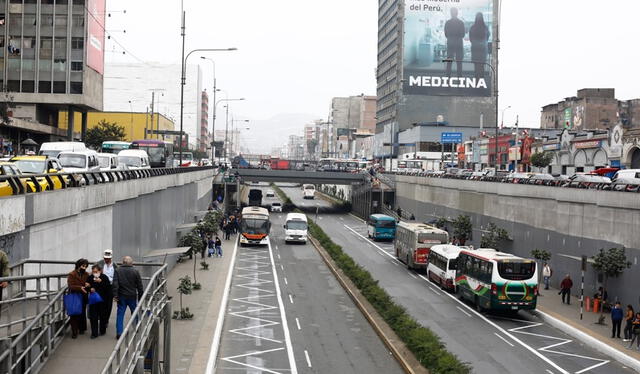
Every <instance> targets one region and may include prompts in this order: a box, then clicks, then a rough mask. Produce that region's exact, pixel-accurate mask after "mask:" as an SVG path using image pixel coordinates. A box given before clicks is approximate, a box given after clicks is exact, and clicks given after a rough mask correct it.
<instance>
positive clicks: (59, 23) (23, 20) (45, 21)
mask: <svg viewBox="0 0 640 374" xmlns="http://www.w3.org/2000/svg"><path fill="white" fill-rule="evenodd" d="M4 19H5V15H4V13H0V20H4ZM67 20H68V17H67V16H66V15H59V16H53V15H50V14H42V15H41V16H40V25H41V26H54V25H55V26H56V27H65V28H66V27H67ZM23 25H24V26H25V27H28V26H36V25H37V18H36V15H35V14H25V15H22V14H11V16H10V17H9V27H10V28H11V30H15V28H18V29H19V28H20V27H22V26H23ZM71 26H72V27H74V28H84V15H82V14H74V15H73V16H72V17H71Z"/></svg>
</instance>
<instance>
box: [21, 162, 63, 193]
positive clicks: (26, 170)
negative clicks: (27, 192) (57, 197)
mask: <svg viewBox="0 0 640 374" xmlns="http://www.w3.org/2000/svg"><path fill="white" fill-rule="evenodd" d="M9 162H12V163H13V164H14V165H15V166H17V167H18V169H20V171H21V172H22V175H25V176H29V174H57V173H64V170H63V169H62V166H61V165H60V162H58V160H57V159H55V158H51V157H48V156H15V157H12V158H11V159H10V160H9ZM50 179H51V181H52V183H53V186H50V185H49V182H48V181H47V178H44V177H39V178H37V181H38V184H39V185H40V187H41V188H42V190H43V191H48V190H59V189H61V188H64V187H66V185H67V182H68V179H67V177H63V178H60V177H51V178H50ZM27 185H28V186H29V187H30V188H31V189H32V191H31V192H35V191H36V188H35V186H34V184H33V181H32V180H31V179H27Z"/></svg>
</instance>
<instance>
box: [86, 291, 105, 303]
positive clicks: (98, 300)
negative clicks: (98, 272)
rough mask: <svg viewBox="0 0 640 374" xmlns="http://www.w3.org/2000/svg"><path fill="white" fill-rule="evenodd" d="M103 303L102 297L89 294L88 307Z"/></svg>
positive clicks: (94, 293)
mask: <svg viewBox="0 0 640 374" xmlns="http://www.w3.org/2000/svg"><path fill="white" fill-rule="evenodd" d="M103 301H104V300H102V296H100V294H99V293H97V292H91V293H90V294H89V305H93V304H98V303H101V302H103Z"/></svg>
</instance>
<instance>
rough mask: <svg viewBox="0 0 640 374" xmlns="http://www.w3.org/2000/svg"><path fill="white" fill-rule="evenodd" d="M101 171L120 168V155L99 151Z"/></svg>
mask: <svg viewBox="0 0 640 374" xmlns="http://www.w3.org/2000/svg"><path fill="white" fill-rule="evenodd" d="M98 163H99V164H100V171H113V170H118V155H116V154H113V153H98Z"/></svg>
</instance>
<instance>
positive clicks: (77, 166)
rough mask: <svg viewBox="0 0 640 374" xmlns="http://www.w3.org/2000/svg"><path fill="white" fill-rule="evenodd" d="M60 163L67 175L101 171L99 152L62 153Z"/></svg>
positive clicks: (59, 158)
mask: <svg viewBox="0 0 640 374" xmlns="http://www.w3.org/2000/svg"><path fill="white" fill-rule="evenodd" d="M58 161H59V162H60V165H62V168H63V169H64V171H65V172H67V173H80V172H92V171H100V163H99V162H98V152H96V151H91V150H86V151H74V152H67V151H64V152H60V153H59V154H58Z"/></svg>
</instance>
